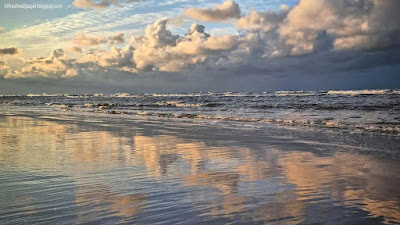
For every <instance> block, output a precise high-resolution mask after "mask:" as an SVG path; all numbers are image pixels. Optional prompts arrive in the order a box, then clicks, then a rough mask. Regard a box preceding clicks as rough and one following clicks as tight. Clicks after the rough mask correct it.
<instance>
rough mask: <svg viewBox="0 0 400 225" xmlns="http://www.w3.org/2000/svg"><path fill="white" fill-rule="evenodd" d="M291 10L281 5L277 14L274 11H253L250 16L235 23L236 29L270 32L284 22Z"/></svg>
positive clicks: (247, 15)
mask: <svg viewBox="0 0 400 225" xmlns="http://www.w3.org/2000/svg"><path fill="white" fill-rule="evenodd" d="M289 10H290V7H289V6H287V5H281V7H280V11H279V12H275V11H274V10H268V11H265V12H258V11H257V10H256V9H252V10H251V11H250V12H249V13H248V14H246V15H245V16H243V17H241V18H240V19H239V20H238V21H236V22H235V27H236V28H238V29H239V30H241V29H243V30H261V31H269V30H271V29H273V28H275V27H276V26H279V25H280V24H281V23H282V22H283V20H284V19H285V18H286V16H287V14H288V13H289Z"/></svg>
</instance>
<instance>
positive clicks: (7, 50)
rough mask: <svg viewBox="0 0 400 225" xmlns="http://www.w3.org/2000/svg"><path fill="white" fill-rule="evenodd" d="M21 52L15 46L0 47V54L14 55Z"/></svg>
mask: <svg viewBox="0 0 400 225" xmlns="http://www.w3.org/2000/svg"><path fill="white" fill-rule="evenodd" d="M19 53H21V50H20V49H17V48H15V47H11V48H0V55H16V54H19Z"/></svg>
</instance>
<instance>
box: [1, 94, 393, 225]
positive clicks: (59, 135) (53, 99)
mask: <svg viewBox="0 0 400 225" xmlns="http://www.w3.org/2000/svg"><path fill="white" fill-rule="evenodd" d="M364 92H365V91H364ZM277 94H278V93H267V94H265V95H277ZM285 94H287V93H285ZM204 95H210V94H204ZM212 95H221V96H220V97H218V98H226V99H235V100H226V101H225V102H223V103H221V104H223V105H215V106H214V105H209V106H202V107H203V108H205V107H208V108H211V109H210V110H205V109H204V110H203V111H201V110H202V108H201V107H200V108H196V107H192V106H185V107H179V106H160V107H159V108H157V107H153V106H151V107H149V108H145V109H144V108H141V107H144V106H136V105H135V106H126V107H125V105H133V104H131V103H132V102H138V101H143V103H140V104H144V103H146V104H150V103H149V102H150V100H148V101H147V102H145V101H144V100H140V99H141V98H146V99H153V101H154V102H162V100H160V99H159V98H161V99H162V98H177V99H175V100H176V101H182V102H184V103H179V104H200V103H194V102H195V101H196V102H199V101H200V100H193V103H189V100H188V99H191V98H192V99H196V97H188V96H184V97H178V96H173V97H171V96H170V95H168V96H167V97H165V96H164V97H162V95H161V97H160V96H146V95H142V96H136V97H134V96H126V95H123V96H120V97H117V96H74V97H71V96H33V97H28V96H3V97H2V99H1V100H0V101H2V105H1V106H0V224H1V225H8V224H10V225H11V224H399V223H400V188H399V187H400V135H399V134H398V133H395V132H392V130H391V131H390V132H388V130H389V128H388V127H390V128H392V129H395V127H396V126H397V125H395V124H394V122H395V121H396V117H397V116H399V115H398V111H397V110H398V107H399V106H398V105H395V104H394V102H398V101H399V97H398V94H396V93H393V92H392V91H390V90H384V91H382V92H381V93H370V94H365V93H364V94H360V93H357V94H353V93H352V94H348V92H346V94H343V93H340V94H335V93H330V94H328V93H323V94H320V95H321V96H322V97H319V98H317V97H315V96H314V97H304V98H303V97H293V98H295V99H297V100H296V101H300V100H304V101H305V102H308V103H307V104H313V103H312V101H313V100H312V99H314V101H317V102H318V103H316V104H317V105H319V106H318V107H321V105H323V104H328V103H329V102H330V101H334V100H332V99H335V98H337V101H339V102H343V101H351V102H354V101H358V102H359V103H358V105H357V104H355V105H353V106H346V109H338V110H336V111H335V110H333V111H332V114H335V116H336V117H335V118H334V119H329V120H327V121H335V122H337V121H339V120H343V121H346V120H345V119H343V118H347V117H349V115H348V113H354V114H358V115H359V116H360V117H362V118H364V119H366V118H370V121H373V122H371V123H376V121H377V118H380V117H381V118H382V119H385V120H386V121H389V122H391V123H388V122H387V123H386V125H381V126H382V127H381V130H379V131H376V130H372V131H373V132H371V130H367V129H356V128H350V127H345V128H343V129H341V128H337V127H330V126H327V125H325V126H322V125H321V124H319V125H318V126H317V125H316V124H311V125H299V126H297V125H289V126H281V125H282V124H279V123H266V122H263V121H260V120H250V119H248V118H257V117H256V116H254V115H251V114H246V113H242V110H244V111H246V110H253V108H250V106H249V105H253V104H258V105H262V104H267V103H262V104H261V103H254V102H255V101H258V100H256V99H257V98H259V97H255V96H256V94H254V93H253V94H251V95H254V96H253V97H246V96H249V95H250V94H246V96H245V97H243V96H241V97H240V96H236V97H222V94H221V93H220V94H212ZM225 95H228V93H225V94H224V96H225ZM231 95H232V94H231ZM235 95H239V94H235ZM240 95H244V94H243V93H241V94H240ZM296 95H297V94H296ZM313 95H315V93H314V94H313ZM328 95H340V96H339V97H330V96H328ZM342 95H344V96H342ZM347 95H348V96H347ZM307 96H308V95H307ZM377 96H379V97H377ZM282 97H283V98H288V99H289V98H292V97H287V96H286V97H285V96H282ZM207 98H214V97H207ZM215 98H217V97H215ZM271 98H274V97H271ZM275 98H280V97H275ZM324 98H329V100H327V99H326V100H324ZM178 99H181V100H178ZM182 99H183V100H182ZM239 99H242V100H239ZM261 99H264V100H263V101H269V100H266V99H267V97H265V96H264V97H261ZM259 100H260V99H259ZM202 101H203V103H201V104H216V103H215V102H213V101H211V100H209V102H208V103H204V102H205V100H202ZM230 101H232V104H233V105H231V106H228V102H230ZM260 101H262V100H260ZM271 101H272V100H271ZM287 101H289V100H287ZM290 101H293V102H292V105H294V104H295V102H294V100H293V99H292V100H290ZM89 102H91V103H89ZM237 102H241V103H237ZM324 102H325V103H324ZM377 102H380V104H381V106H380V107H386V108H385V109H384V110H383V109H381V108H379V107H378V105H379V104H378V103H377ZM46 103H47V104H46ZM85 104H90V105H86V106H85ZM135 104H139V103H135ZM152 104H153V103H152ZM154 104H161V103H154ZM165 104H169V103H165ZM234 104H236V106H238V105H243V107H242V108H238V107H236V108H235V107H234V106H235V105H234ZM268 104H269V103H268ZM271 104H272V103H271ZM304 104H305V103H304ZM329 104H330V103H329ZM331 104H333V105H335V104H336V105H340V104H338V103H333V102H331ZM343 104H344V103H343ZM391 104H392V105H391ZM368 105H371V106H368ZM55 106H56V107H55ZM367 106H368V107H370V108H369V109H368V110H366V109H365V108H366V107H367ZM135 107H136V108H135ZM146 107H147V106H146ZM224 107H225V108H228V107H230V108H231V109H230V110H226V111H223V110H222V109H223V108H224ZM315 107H317V106H312V108H311V109H310V108H306V109H304V110H303V111H302V110H300V109H299V108H296V109H293V108H287V109H286V108H284V109H281V108H278V109H277V111H276V112H275V114H276V115H275V116H276V117H278V116H280V117H293V116H295V115H300V114H302V115H305V114H309V113H311V112H312V111H315V112H321V113H320V114H319V115H318V116H319V117H321V118H322V117H327V115H325V114H324V113H327V112H330V111H318V110H319V109H316V108H315ZM336 107H337V106H336ZM349 107H350V108H349ZM361 107H364V108H363V109H361ZM368 107H367V108H368ZM152 108H155V109H152ZM189 109H190V110H189ZM146 110H147V111H146ZM148 110H153V111H152V113H158V114H159V115H160V116H155V115H148V114H146V115H145V116H142V115H139V114H138V112H146V113H150V111H148ZM171 110H172V111H174V112H168V111H171ZM185 110H186V111H189V112H184V111H185ZM213 110H214V111H213ZM218 110H219V111H218ZM254 110H259V111H258V114H257V115H258V116H260V115H261V114H260V110H272V109H270V108H268V109H261V108H260V109H258V108H257V109H254ZM296 110H297V112H296ZM324 110H325V109H324ZM113 111H114V112H113ZM135 111H137V112H136V114H133V112H135ZM118 112H123V113H118ZM167 112H168V113H169V114H167ZM207 112H208V113H209V114H212V115H213V116H214V115H217V113H218V112H220V113H222V112H227V113H228V112H229V113H230V115H231V116H229V117H230V118H247V119H242V120H239V119H231V120H227V119H212V118H206V119H205V118H202V119H200V118H197V117H194V116H184V115H186V114H196V115H202V114H206V113H207ZM174 113H179V114H180V115H182V116H181V117H179V116H175V117H170V116H168V115H173V114H174ZM235 113H236V114H235ZM240 113H242V114H240ZM285 113H286V114H285ZM296 113H297V114H296ZM299 113H300V114H299ZM385 113H386V114H385ZM161 114H167V116H162V115H161ZM239 114H240V115H245V116H247V117H243V116H240V115H239ZM271 114H274V113H271ZM278 114H279V115H278ZM322 114H324V115H322ZM339 114H340V115H342V116H341V117H340V116H338V115H339ZM232 115H234V116H232ZM264 115H267V113H265V112H264ZM373 115H375V117H374V116H373ZM389 115H391V116H392V117H390V116H389ZM224 118H227V117H224ZM262 118H263V119H265V118H266V116H263V117H262ZM299 118H300V117H299ZM338 118H340V119H338ZM355 119H359V118H355ZM397 120H398V118H397ZM360 121H362V122H363V124H364V125H365V124H367V122H365V121H364V120H360ZM353 122H354V121H353ZM347 123H349V124H351V122H348V120H347ZM354 123H357V124H359V123H360V122H359V121H358V122H357V121H356V122H354ZM277 125H279V126H277ZM385 129H386V130H385Z"/></svg>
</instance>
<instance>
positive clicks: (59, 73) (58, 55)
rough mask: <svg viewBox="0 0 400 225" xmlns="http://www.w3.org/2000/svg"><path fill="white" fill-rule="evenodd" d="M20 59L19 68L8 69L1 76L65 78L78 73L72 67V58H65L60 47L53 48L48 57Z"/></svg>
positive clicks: (12, 77)
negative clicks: (21, 62) (21, 64)
mask: <svg viewBox="0 0 400 225" xmlns="http://www.w3.org/2000/svg"><path fill="white" fill-rule="evenodd" d="M22 60H23V61H24V65H23V66H22V67H21V68H19V69H17V70H11V69H8V70H7V71H6V73H5V74H3V76H4V77H5V78H11V79H14V78H27V77H46V78H60V77H62V78H65V77H74V76H77V75H78V70H77V69H76V68H74V64H73V61H74V60H71V59H67V58H66V57H65V54H64V51H63V50H62V49H57V50H54V51H53V52H52V53H51V54H50V56H48V57H42V58H32V59H22Z"/></svg>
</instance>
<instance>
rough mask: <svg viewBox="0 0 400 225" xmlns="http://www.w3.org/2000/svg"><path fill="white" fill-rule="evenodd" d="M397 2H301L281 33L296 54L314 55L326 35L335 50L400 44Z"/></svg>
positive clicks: (399, 18)
mask: <svg viewBox="0 0 400 225" xmlns="http://www.w3.org/2000/svg"><path fill="white" fill-rule="evenodd" d="M399 8H400V2H399V1H396V0H337V1H329V0H321V1H313V0H301V1H300V2H299V5H298V6H295V7H293V9H292V10H290V12H289V13H288V15H287V18H286V20H285V22H284V23H282V24H281V25H280V28H279V34H280V35H281V37H282V38H284V39H286V43H287V44H288V45H292V46H296V45H297V46H298V47H297V48H296V47H295V48H294V49H293V51H294V52H296V51H298V53H300V54H302V53H304V52H312V51H313V48H312V45H313V41H314V40H315V39H316V38H317V37H318V34H319V33H321V32H325V33H326V34H327V36H330V38H332V41H333V43H332V44H333V48H334V49H335V50H346V49H358V50H364V49H376V48H384V47H390V46H394V45H398V44H400V15H399V14H398V13H397V9H399Z"/></svg>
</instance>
